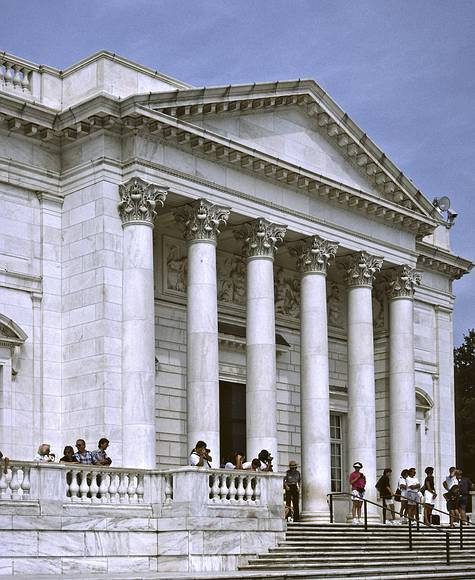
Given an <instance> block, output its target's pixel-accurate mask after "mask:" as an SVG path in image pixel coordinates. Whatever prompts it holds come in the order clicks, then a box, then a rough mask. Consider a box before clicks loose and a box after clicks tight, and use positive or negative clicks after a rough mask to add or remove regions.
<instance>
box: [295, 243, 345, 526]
mask: <svg viewBox="0 0 475 580" xmlns="http://www.w3.org/2000/svg"><path fill="white" fill-rule="evenodd" d="M337 248H338V243H336V242H330V241H328V240H324V239H322V238H320V237H319V236H311V237H309V238H307V239H306V240H304V241H302V242H299V243H298V244H296V245H295V246H294V247H292V248H291V253H292V254H294V255H296V256H297V267H298V269H299V270H300V272H301V273H302V279H301V290H300V409H301V411H300V417H301V419H300V421H301V441H302V479H303V481H304V485H303V486H302V516H303V517H304V518H305V519H312V520H316V521H328V519H329V512H328V504H327V498H326V494H327V493H329V492H330V491H331V462H330V386H329V369H328V326H327V292H326V275H327V267H328V265H329V264H330V263H331V261H332V260H333V259H334V257H335V254H336V251H337Z"/></svg>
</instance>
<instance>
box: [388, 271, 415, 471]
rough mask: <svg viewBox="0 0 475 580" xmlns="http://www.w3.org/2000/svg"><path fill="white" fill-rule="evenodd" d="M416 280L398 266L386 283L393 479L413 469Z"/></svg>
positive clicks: (413, 273) (412, 272)
mask: <svg viewBox="0 0 475 580" xmlns="http://www.w3.org/2000/svg"><path fill="white" fill-rule="evenodd" d="M420 280H421V278H420V275H419V274H418V273H417V272H416V271H415V270H413V269H412V268H409V267H408V266H401V267H399V268H397V269H395V270H394V271H393V274H392V279H391V281H390V283H389V287H390V295H389V296H390V305H389V320H390V327H389V413H390V415H389V426H390V428H389V431H390V448H391V464H390V466H391V468H392V470H393V480H395V478H396V477H397V475H399V473H400V472H401V470H402V469H404V468H406V467H407V468H409V467H416V466H417V461H416V460H417V457H416V455H417V446H416V390H415V377H414V290H415V287H416V285H418V284H420ZM421 476H422V474H419V477H421Z"/></svg>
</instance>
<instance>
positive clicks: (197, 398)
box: [175, 199, 229, 467]
mask: <svg viewBox="0 0 475 580" xmlns="http://www.w3.org/2000/svg"><path fill="white" fill-rule="evenodd" d="M175 217H176V218H177V220H178V221H181V222H182V223H183V224H184V227H185V238H186V239H187V241H188V270H187V310H186V311H187V333H186V334H187V417H188V420H187V425H188V430H187V434H188V435H187V438H188V448H189V449H190V450H191V449H193V448H194V446H195V444H196V442H197V441H198V440H200V439H201V440H203V441H205V442H206V443H207V444H208V447H209V448H210V449H211V455H212V457H213V461H212V466H213V467H219V462H220V445H219V345H218V302H217V276H216V240H217V236H218V235H219V233H220V230H219V227H220V226H221V224H226V222H227V220H228V218H229V209H228V208H224V207H221V206H217V205H214V204H212V203H211V202H209V201H207V200H205V199H200V200H197V201H196V202H193V203H192V204H190V205H188V206H186V207H184V208H181V209H180V210H178V211H177V212H176V214H175Z"/></svg>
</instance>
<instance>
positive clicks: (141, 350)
mask: <svg viewBox="0 0 475 580" xmlns="http://www.w3.org/2000/svg"><path fill="white" fill-rule="evenodd" d="M167 189H168V188H164V187H160V186H157V185H154V184H152V183H147V182H146V181H143V180H142V179H140V178H138V177H134V178H132V179H131V180H130V181H128V182H127V183H125V184H123V185H121V186H120V187H119V194H120V199H121V201H120V203H119V206H118V209H119V214H120V217H121V219H122V227H123V229H124V244H123V297H122V431H123V433H122V437H123V458H124V461H123V463H124V466H126V467H140V468H143V469H154V468H155V467H156V454H155V438H156V435H155V433H156V426H155V308H154V290H153V221H154V219H155V217H156V209H157V207H159V206H163V204H164V203H165V199H166V195H167Z"/></svg>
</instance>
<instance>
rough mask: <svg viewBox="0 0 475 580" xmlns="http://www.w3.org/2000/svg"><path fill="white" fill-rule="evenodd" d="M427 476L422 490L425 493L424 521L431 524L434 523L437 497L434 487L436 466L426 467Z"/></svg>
mask: <svg viewBox="0 0 475 580" xmlns="http://www.w3.org/2000/svg"><path fill="white" fill-rule="evenodd" d="M425 474H426V478H425V479H424V485H423V486H422V488H421V492H422V493H423V494H424V523H425V524H427V525H429V524H431V523H432V510H433V509H434V500H435V498H436V497H437V494H436V492H435V487H434V485H435V484H434V468H433V467H426V468H425Z"/></svg>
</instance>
